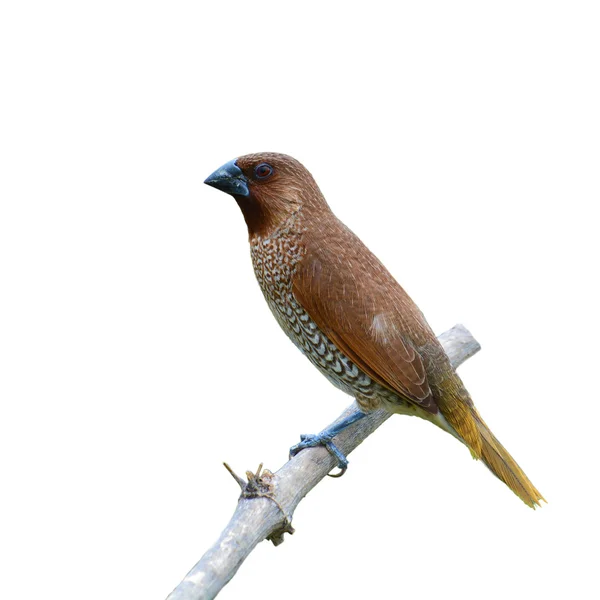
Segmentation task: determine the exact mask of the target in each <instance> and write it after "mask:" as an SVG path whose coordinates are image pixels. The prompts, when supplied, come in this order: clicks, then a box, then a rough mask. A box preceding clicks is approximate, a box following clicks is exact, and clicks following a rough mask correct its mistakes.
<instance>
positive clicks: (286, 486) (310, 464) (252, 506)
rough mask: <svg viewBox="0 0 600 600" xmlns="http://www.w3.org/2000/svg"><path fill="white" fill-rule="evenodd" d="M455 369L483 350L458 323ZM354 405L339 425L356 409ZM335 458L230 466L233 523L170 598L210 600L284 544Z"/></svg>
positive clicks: (361, 435) (364, 432)
mask: <svg viewBox="0 0 600 600" xmlns="http://www.w3.org/2000/svg"><path fill="white" fill-rule="evenodd" d="M438 339H439V340H440V342H441V343H442V345H443V346H444V350H445V351H446V354H447V355H448V357H449V358H450V361H451V362H452V365H453V367H454V368H456V367H458V366H459V365H461V364H462V363H463V362H464V361H465V360H467V359H468V358H470V357H471V356H473V354H475V353H476V352H478V351H479V350H480V346H479V344H478V343H477V341H476V340H475V339H474V338H473V336H472V335H471V334H470V333H469V331H468V330H467V329H466V328H465V327H463V326H462V325H456V326H455V327H453V328H452V329H450V330H449V331H447V332H446V333H443V334H442V335H440V336H439V338H438ZM356 409H357V407H356V404H354V403H352V404H351V405H350V406H349V407H348V408H347V409H346V410H345V411H344V412H343V413H342V414H341V415H340V416H339V417H338V419H337V420H336V421H335V422H336V423H337V421H339V420H341V419H343V418H344V417H345V416H347V415H348V414H350V413H351V412H354V411H356ZM390 416H391V413H389V412H387V411H386V410H384V409H377V410H375V411H373V412H371V413H369V414H368V415H367V416H366V417H365V418H363V419H361V420H360V421H357V422H356V423H354V424H353V425H351V426H350V427H348V428H347V429H345V430H343V431H342V432H341V433H340V434H339V435H338V436H337V437H336V438H335V444H336V446H337V447H338V448H339V449H340V450H341V451H342V452H343V453H344V454H345V455H348V454H350V452H352V450H354V449H355V448H356V447H357V446H358V445H359V444H361V443H362V442H363V441H364V440H365V439H366V438H367V437H368V436H370V435H371V434H372V433H373V432H374V431H375V430H376V429H377V428H378V427H379V426H380V425H381V424H382V423H383V422H384V421H386V420H387V419H388V418H389V417H390ZM335 465H336V459H335V458H334V457H333V456H332V455H331V454H330V453H329V452H328V451H327V450H326V449H325V448H323V447H317V448H308V449H306V450H303V451H302V452H300V453H299V454H297V455H296V456H294V458H292V459H291V460H290V461H288V462H287V463H285V465H283V467H281V469H279V471H277V472H276V473H271V472H270V471H268V470H265V471H264V472H262V473H261V469H262V465H261V466H260V467H259V468H258V471H257V472H256V473H255V474H253V473H250V472H247V473H246V476H247V478H248V483H246V482H244V480H243V479H241V478H240V477H238V476H237V475H235V473H233V471H232V470H231V469H230V468H229V466H228V465H225V466H226V467H227V469H228V470H229V472H230V473H231V474H232V475H233V476H234V478H235V479H236V481H237V482H238V483H239V485H240V487H241V488H242V495H241V496H240V500H239V502H238V505H237V508H236V510H235V513H234V514H233V517H232V518H231V521H230V522H229V524H228V525H227V527H226V528H225V529H224V530H223V533H222V534H221V537H220V538H219V539H218V540H217V542H216V543H215V544H214V545H213V546H212V548H210V549H209V550H208V551H207V552H206V553H205V554H204V556H203V557H202V558H201V559H200V561H199V562H198V563H197V564H196V565H195V566H194V568H193V569H192V570H191V571H190V572H189V573H188V574H187V575H186V576H185V578H184V579H183V581H182V582H181V583H180V584H179V585H178V586H177V587H176V588H175V589H174V590H173V591H172V592H171V594H170V595H169V597H168V598H167V600H211V599H212V598H214V597H215V596H216V595H217V594H218V593H219V592H220V591H221V589H222V588H223V587H224V586H225V585H226V584H227V583H228V582H229V581H230V580H231V578H232V577H233V576H234V575H235V574H236V572H237V570H238V568H239V567H240V565H241V564H242V563H243V562H244V560H245V559H246V557H247V556H248V555H249V554H250V552H252V550H254V548H255V546H256V545H257V544H258V543H259V542H261V541H262V540H264V539H270V540H271V541H272V542H273V543H274V544H275V545H278V544H280V543H281V542H283V534H284V533H285V532H288V533H293V532H294V530H293V528H292V527H291V520H292V515H293V514H294V511H295V510H296V507H297V506H298V504H299V503H300V501H301V500H302V498H304V496H306V494H308V492H310V490H312V489H313V488H314V487H315V486H316V485H317V484H318V483H319V481H321V480H322V479H324V478H325V476H326V475H327V474H328V473H329V472H330V471H331V470H332V469H333V468H334V467H335Z"/></svg>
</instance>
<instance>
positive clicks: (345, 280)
mask: <svg viewBox="0 0 600 600" xmlns="http://www.w3.org/2000/svg"><path fill="white" fill-rule="evenodd" d="M338 233H340V232H338ZM340 234H341V235H342V237H346V235H350V236H352V237H353V238H354V239H353V240H352V242H353V244H348V243H347V242H349V241H350V240H344V239H338V240H336V239H335V238H334V239H330V240H328V241H329V242H330V243H329V244H311V246H312V251H311V250H309V251H308V253H307V255H306V256H305V257H304V259H303V260H302V262H301V263H300V264H299V265H298V266H297V268H296V271H295V273H294V277H293V293H294V296H295V298H296V301H297V302H299V303H300V304H301V305H302V307H303V308H304V310H306V311H307V313H308V314H309V315H310V317H311V318H312V319H313V320H314V321H315V323H316V324H317V326H318V327H319V329H321V331H322V332H323V333H324V334H325V335H327V337H328V338H329V339H330V340H331V341H332V342H333V343H334V344H335V345H336V346H337V348H338V349H339V350H340V351H341V352H343V353H344V354H345V355H346V356H347V357H348V358H349V359H350V360H351V361H352V362H353V363H354V364H355V365H356V366H357V367H359V368H360V369H361V370H362V371H364V372H365V373H366V374H367V375H369V377H371V378H372V379H374V380H375V381H377V382H378V383H379V384H381V385H383V386H384V387H386V388H388V389H390V390H392V391H394V392H395V393H397V394H398V395H399V396H400V397H401V398H403V399H405V400H408V401H410V402H412V403H414V404H416V405H418V406H420V407H421V408H423V409H424V410H426V411H428V412H431V413H436V412H437V410H438V407H437V405H436V403H435V400H434V398H433V396H432V393H431V389H430V387H429V384H428V382H427V374H426V372H425V367H424V365H423V360H422V359H421V356H420V355H419V353H418V352H417V351H416V350H415V348H414V346H413V344H412V342H411V340H410V339H409V338H408V337H407V335H406V333H407V331H406V329H407V325H408V326H410V324H409V323H406V322H403V317H402V313H401V312H400V311H401V310H402V303H403V302H404V303H406V302H408V303H410V305H411V306H414V305H412V301H411V300H410V298H408V296H407V295H406V294H405V292H404V290H402V288H401V287H400V286H399V285H398V283H396V281H395V280H394V279H393V278H392V277H391V275H390V274H389V273H388V272H387V271H386V270H385V268H384V267H383V265H381V263H379V261H378V260H377V259H376V258H375V257H374V256H373V255H372V254H371V253H370V252H369V251H368V250H367V249H366V247H364V246H363V245H362V243H361V242H360V241H359V240H358V239H357V238H355V237H354V235H353V234H352V233H351V232H350V231H349V230H345V231H342V232H341V233H340ZM336 242H337V243H336ZM357 242H358V244H359V245H360V246H358V247H357V245H356V243H357ZM415 309H416V307H415ZM416 310H417V311H418V309H416ZM419 314H420V313H419Z"/></svg>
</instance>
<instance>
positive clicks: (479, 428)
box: [206, 153, 542, 507]
mask: <svg viewBox="0 0 600 600" xmlns="http://www.w3.org/2000/svg"><path fill="white" fill-rule="evenodd" d="M206 183H208V184H209V185H213V186H214V187H217V188H219V189H221V190H223V191H226V192H228V193H230V194H232V195H233V197H234V198H235V199H236V201H237V203H238V205H239V206H240V208H241V210H242V213H243V214H244V218H245V220H246V223H247V225H248V231H249V238H250V246H251V254H252V261H253V266H254V270H255V273H256V276H257V279H258V281H259V284H260V286H261V289H262V291H263V294H264V296H265V299H266V300H267V303H268V304H269V307H270V308H271V310H272V311H273V314H274V315H275V317H276V319H277V320H278V322H279V324H280V325H281V327H282V328H283V330H284V331H285V332H286V334H287V335H288V336H289V337H290V338H291V339H292V341H293V342H294V343H295V344H296V345H297V346H298V347H299V348H300V350H301V351H302V352H303V353H304V354H305V355H306V356H307V357H308V358H309V360H311V362H313V364H314V365H315V366H316V367H317V368H318V369H319V370H320V371H321V372H323V374H324V375H325V376H326V377H327V378H328V379H329V380H330V381H331V382H332V383H333V384H334V385H336V386H337V387H339V388H341V389H343V390H344V391H346V392H348V393H350V394H351V395H353V396H354V397H355V398H356V400H357V402H358V404H359V406H360V407H361V409H362V410H364V411H367V410H370V409H372V408H374V407H377V406H380V405H383V406H384V407H385V408H387V409H388V410H390V411H391V412H397V413H404V414H412V415H417V416H420V417H422V418H424V419H427V420H429V421H431V422H433V423H434V424H436V425H438V426H439V427H441V428H442V429H444V430H445V431H447V432H449V433H451V434H452V435H454V436H455V437H457V438H458V439H459V440H461V441H462V442H464V443H465V444H466V446H467V447H468V448H469V449H470V451H471V453H472V455H473V456H474V457H475V458H478V459H481V460H483V462H484V463H485V464H486V465H487V466H488V467H489V468H490V470H491V471H492V472H493V473H494V474H495V475H496V476H497V477H498V478H500V479H501V480H502V481H504V482H505V483H506V484H507V485H508V486H509V487H510V489H512V490H513V491H514V492H515V493H516V494H517V495H518V496H519V497H520V498H521V499H522V500H523V501H524V502H525V503H526V504H527V505H529V506H531V507H535V506H536V505H538V504H539V501H540V500H542V496H541V495H540V493H539V492H538V491H537V490H536V489H535V487H534V486H533V484H532V483H531V482H530V481H529V479H527V477H526V475H525V474H524V473H523V471H522V470H521V469H520V468H519V466H518V465H517V463H516V462H515V461H514V460H513V459H512V457H511V456H510V454H509V453H508V452H507V451H506V450H505V449H504V447H503V446H502V445H501V444H500V442H499V441H498V440H497V439H496V438H495V437H494V435H493V434H492V433H491V431H490V430H489V428H488V427H487V425H486V424H485V423H484V421H483V420H482V419H481V417H480V416H479V414H478V412H477V410H476V409H475V407H474V406H473V402H472V400H471V398H470V396H469V393H468V392H467V390H466V389H465V387H464V385H463V383H462V381H461V379H460V378H459V376H458V375H457V374H456V372H455V371H454V369H453V368H452V366H451V365H450V362H449V360H448V358H447V356H446V354H445V352H444V350H443V348H442V346H441V345H440V343H439V342H438V340H437V338H436V336H435V334H434V333H433V331H432V330H431V328H430V327H429V325H428V324H427V321H426V320H425V317H424V316H423V314H422V313H421V311H420V310H419V309H418V308H417V306H416V305H415V304H414V302H413V301H412V300H411V299H410V297H409V296H408V295H407V294H406V292H405V291H404V290H403V289H402V287H401V286H400V285H399V284H398V283H397V282H396V280H395V279H394V278H393V277H392V275H391V274H390V273H389V272H388V271H387V269H386V268H385V267H384V266H383V265H382V264H381V262H380V261H379V260H378V259H377V258H376V257H375V256H374V255H373V254H372V253H371V252H370V251H369V249H368V248H367V247H366V246H365V245H364V244H363V243H362V242H361V241H360V239H358V237H357V236H356V235H354V233H352V231H350V230H349V229H348V228H347V227H346V226H345V225H344V224H343V223H342V222H341V221H340V220H339V219H337V218H336V216H335V215H334V214H333V213H332V212H331V210H330V208H329V206H328V205H327V202H326V201H325V198H324V197H323V195H322V194H321V191H320V190H319V188H318V186H317V184H316V183H315V181H314V179H313V178H312V176H311V175H310V173H309V172H308V171H307V170H306V169H305V168H304V167H303V166H302V165H301V164H300V163H299V162H298V161H296V160H295V159H293V158H291V157H289V156H286V155H283V154H275V153H263V154H252V155H247V156H242V157H240V158H238V159H236V160H235V161H231V162H230V163H228V164H227V165H224V166H223V167H222V168H221V169H220V170H218V171H215V173H214V174H213V175H211V177H210V178H209V179H208V180H207V181H206Z"/></svg>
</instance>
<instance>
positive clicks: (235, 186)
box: [204, 159, 250, 196]
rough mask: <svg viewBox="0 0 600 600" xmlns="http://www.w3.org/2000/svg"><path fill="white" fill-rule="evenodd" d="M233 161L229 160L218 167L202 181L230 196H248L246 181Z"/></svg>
mask: <svg viewBox="0 0 600 600" xmlns="http://www.w3.org/2000/svg"><path fill="white" fill-rule="evenodd" d="M235 160H236V159H233V160H230V161H229V162H228V163H225V164H224V165H223V166H222V167H219V168H218V169H217V170H216V171H215V172H214V173H213V174H212V175H209V176H208V177H207V178H206V179H205V180H204V183H205V184H206V185H210V186H212V187H214V188H217V189H218V190H221V191H222V192H225V193H226V194H231V195H232V196H249V195H250V190H249V189H248V180H247V179H246V176H245V175H244V174H243V173H242V170H241V169H240V168H239V167H238V166H237V165H236V164H235Z"/></svg>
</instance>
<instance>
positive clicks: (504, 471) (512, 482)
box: [472, 409, 545, 508]
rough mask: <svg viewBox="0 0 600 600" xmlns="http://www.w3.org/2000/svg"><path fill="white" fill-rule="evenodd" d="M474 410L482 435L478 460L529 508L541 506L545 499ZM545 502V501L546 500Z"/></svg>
mask: <svg viewBox="0 0 600 600" xmlns="http://www.w3.org/2000/svg"><path fill="white" fill-rule="evenodd" d="M472 410H473V417H474V419H475V422H476V424H477V429H478V430H479V433H480V435H481V452H480V455H479V456H475V457H476V458H480V459H481V460H482V461H483V462H484V464H485V465H486V466H487V467H488V469H489V470H490V471H491V472H492V473H494V475H496V477H498V479H500V480H502V481H504V483H505V484H506V485H507V486H508V487H509V488H510V489H511V490H512V491H513V492H514V493H515V494H516V495H517V496H519V498H521V500H523V502H525V504H527V506H530V507H531V508H535V507H536V506H540V500H544V497H543V496H542V495H541V494H540V493H539V492H538V491H537V489H536V488H535V486H534V485H533V483H531V481H529V479H528V477H527V475H525V473H524V472H523V470H522V469H521V467H519V465H518V464H517V463H516V461H515V460H514V458H513V457H512V456H511V455H510V454H509V453H508V450H506V448H505V447H504V446H503V445H502V444H501V443H500V442H499V441H498V440H497V439H496V437H495V436H494V434H493V433H492V432H491V431H490V429H489V427H488V426H487V425H486V424H485V422H484V421H483V419H482V418H481V417H480V416H479V413H478V412H477V411H476V410H475V409H472ZM544 502H545V500H544Z"/></svg>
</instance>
